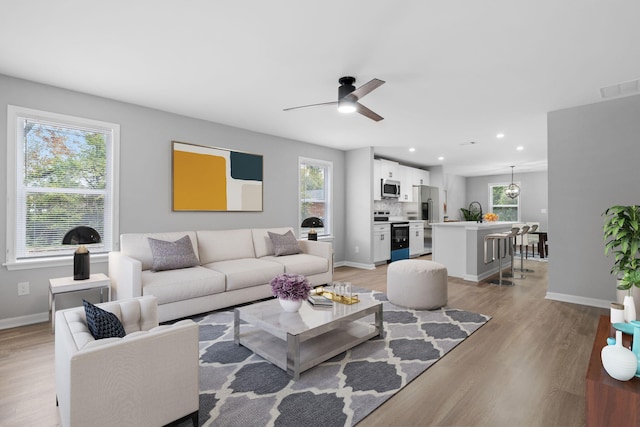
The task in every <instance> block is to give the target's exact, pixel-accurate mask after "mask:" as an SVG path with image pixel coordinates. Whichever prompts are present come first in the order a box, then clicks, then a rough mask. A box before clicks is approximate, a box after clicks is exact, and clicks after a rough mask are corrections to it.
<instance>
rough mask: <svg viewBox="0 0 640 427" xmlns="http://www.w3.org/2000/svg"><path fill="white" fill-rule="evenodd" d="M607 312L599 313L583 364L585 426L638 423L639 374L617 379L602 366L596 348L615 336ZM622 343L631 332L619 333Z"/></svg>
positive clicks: (639, 408)
mask: <svg viewBox="0 0 640 427" xmlns="http://www.w3.org/2000/svg"><path fill="white" fill-rule="evenodd" d="M610 322H611V320H610V319H609V316H600V323H598V330H597V331H596V338H595V341H594V343H593V349H592V350H591V359H590V360H589V367H588V368H587V377H586V399H587V426H639V425H640V378H638V377H634V378H632V379H631V380H630V381H618V380H615V379H613V378H611V377H610V376H609V374H607V371H605V370H604V367H603V366H602V361H601V359H600V352H601V351H602V348H603V347H604V346H605V345H607V338H608V337H615V336H616V334H615V328H614V327H613V326H611V323H610ZM622 344H623V345H624V346H625V347H627V348H628V347H629V346H630V345H631V335H627V334H622Z"/></svg>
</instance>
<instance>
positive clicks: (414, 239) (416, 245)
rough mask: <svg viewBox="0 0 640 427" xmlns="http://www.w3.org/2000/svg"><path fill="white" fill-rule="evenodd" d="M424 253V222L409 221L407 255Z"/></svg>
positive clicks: (412, 255) (413, 255)
mask: <svg viewBox="0 0 640 427" xmlns="http://www.w3.org/2000/svg"><path fill="white" fill-rule="evenodd" d="M423 253H424V222H423V221H410V222H409V256H410V257H415V256H420V255H422V254H423Z"/></svg>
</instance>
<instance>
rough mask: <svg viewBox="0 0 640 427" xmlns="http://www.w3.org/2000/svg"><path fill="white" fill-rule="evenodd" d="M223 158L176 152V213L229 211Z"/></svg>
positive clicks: (174, 172) (174, 163)
mask: <svg viewBox="0 0 640 427" xmlns="http://www.w3.org/2000/svg"><path fill="white" fill-rule="evenodd" d="M226 166H227V165H226V162H225V159H224V157H220V156H210V155H205V154H198V153H190V152H186V151H178V150H174V152H173V210H176V211H225V210H227V178H226V170H227V167H226Z"/></svg>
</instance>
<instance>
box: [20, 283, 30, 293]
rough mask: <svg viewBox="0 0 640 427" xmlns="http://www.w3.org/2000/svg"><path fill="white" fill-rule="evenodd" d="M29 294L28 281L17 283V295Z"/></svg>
mask: <svg viewBox="0 0 640 427" xmlns="http://www.w3.org/2000/svg"><path fill="white" fill-rule="evenodd" d="M22 295H29V282H20V283H18V296H22Z"/></svg>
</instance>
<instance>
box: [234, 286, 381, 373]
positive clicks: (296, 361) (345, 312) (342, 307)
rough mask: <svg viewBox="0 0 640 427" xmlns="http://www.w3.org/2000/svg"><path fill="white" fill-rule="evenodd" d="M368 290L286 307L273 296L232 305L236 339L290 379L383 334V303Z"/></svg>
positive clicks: (236, 341)
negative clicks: (354, 297)
mask: <svg viewBox="0 0 640 427" xmlns="http://www.w3.org/2000/svg"><path fill="white" fill-rule="evenodd" d="M369 295H371V294H368V295H367V294H365V295H362V296H360V301H359V302H357V303H355V304H351V305H346V304H341V303H338V302H334V303H333V305H332V306H328V307H318V306H315V307H314V306H312V305H311V304H310V303H308V302H306V301H305V302H304V303H303V304H302V307H301V308H300V310H299V311H297V312H295V313H288V312H285V311H284V310H283V309H282V308H281V307H280V303H279V302H278V300H277V299H273V300H269V301H264V302H259V303H256V304H252V305H248V306H244V307H238V308H236V309H235V310H234V341H235V343H236V344H240V345H242V346H244V347H246V348H248V349H249V350H251V351H253V352H254V353H256V354H258V355H259V356H261V357H263V358H264V359H266V360H267V361H269V362H271V363H273V364H274V365H276V366H277V367H279V368H280V369H283V370H285V371H286V372H287V373H288V374H289V375H291V376H292V377H293V379H296V380H297V379H298V378H300V373H301V372H304V371H306V370H307V369H310V368H312V367H314V366H316V365H318V364H320V363H322V362H324V361H325V360H328V359H330V358H332V357H333V356H336V355H338V354H340V353H342V352H343V351H346V350H348V349H350V348H352V347H355V346H356V345H358V344H360V343H362V342H364V341H367V340H369V339H371V338H373V337H383V336H384V330H383V326H382V303H381V302H380V301H377V300H374V299H373V298H371V297H370V296H369Z"/></svg>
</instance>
